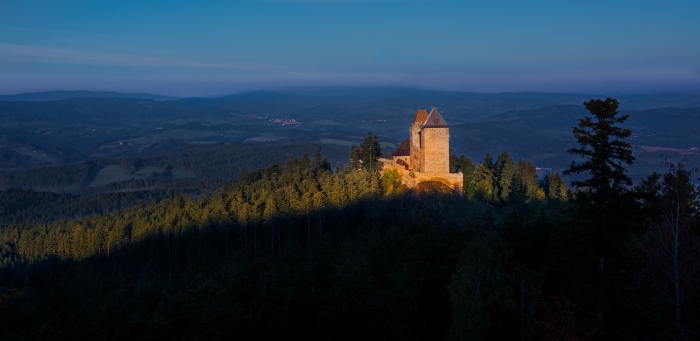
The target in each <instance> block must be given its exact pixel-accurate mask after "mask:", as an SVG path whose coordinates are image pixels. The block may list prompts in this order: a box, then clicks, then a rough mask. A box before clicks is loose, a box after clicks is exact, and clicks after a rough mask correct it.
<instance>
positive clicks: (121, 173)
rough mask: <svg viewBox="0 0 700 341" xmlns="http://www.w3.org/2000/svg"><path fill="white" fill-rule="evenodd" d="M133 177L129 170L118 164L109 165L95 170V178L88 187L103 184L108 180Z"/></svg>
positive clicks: (114, 180) (113, 180)
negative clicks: (97, 170)
mask: <svg viewBox="0 0 700 341" xmlns="http://www.w3.org/2000/svg"><path fill="white" fill-rule="evenodd" d="M131 178H133V176H132V175H131V172H130V171H129V170H128V169H126V168H124V167H122V166H119V165H109V166H106V167H104V168H102V169H100V171H99V172H97V175H96V176H95V180H92V183H90V186H89V187H94V186H100V185H105V184H108V183H110V182H116V181H122V180H129V179H131Z"/></svg>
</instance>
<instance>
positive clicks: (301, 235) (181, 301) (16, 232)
mask: <svg viewBox="0 0 700 341" xmlns="http://www.w3.org/2000/svg"><path fill="white" fill-rule="evenodd" d="M351 164H354V165H357V164H358V163H357V162H356V161H353V160H351ZM359 165H360V166H358V167H357V169H355V168H341V169H340V170H339V171H337V172H332V171H331V170H330V167H329V164H328V162H327V160H323V159H322V158H308V157H306V158H301V159H290V160H289V161H288V162H287V163H286V164H285V165H284V166H281V165H277V164H274V165H271V166H270V167H267V168H264V169H259V170H255V171H250V172H246V173H244V174H242V175H241V176H240V177H239V178H238V179H237V180H236V181H235V182H233V183H231V184H227V185H224V186H222V188H221V189H220V190H215V191H213V192H211V194H207V193H201V194H199V195H195V196H190V195H174V196H173V197H172V198H166V199H163V200H161V201H160V202H158V203H157V202H155V201H151V202H148V203H145V204H140V205H138V206H137V207H132V208H126V209H124V208H122V209H121V210H119V211H116V212H112V213H109V214H101V215H100V214H98V215H91V216H87V217H84V218H81V219H75V220H65V221H55V222H49V223H22V224H17V225H9V226H4V227H2V228H0V257H1V258H0V330H2V331H3V337H6V338H9V339H37V338H61V339H73V340H75V339H86V340H87V339H89V340H93V339H100V338H105V336H109V337H110V338H115V339H174V338H186V339H230V338H245V339H261V340H262V339H302V338H303V339H341V338H348V339H360V338H361V339H401V340H410V339H431V340H434V339H472V340H484V339H488V340H502V339H511V340H512V339H525V340H537V339H542V338H545V339H546V338H547V337H549V338H554V337H555V336H557V335H568V336H569V337H570V339H574V340H575V339H577V338H578V339H584V338H592V339H606V340H619V339H628V338H629V339H638V338H642V339H646V338H649V339H662V338H664V337H665V335H668V333H669V330H673V326H674V322H673V321H674V314H673V311H674V310H673V304H672V303H671V302H672V301H669V300H668V296H666V295H667V293H668V292H669V289H670V287H669V282H668V281H667V279H666V277H665V276H664V274H663V272H662V270H664V269H666V268H664V267H663V266H662V265H660V263H656V261H657V260H658V259H660V258H658V257H662V256H663V255H662V254H661V253H659V252H661V251H660V249H659V248H658V246H657V244H655V243H656V240H657V239H655V238H659V237H664V235H663V234H659V233H658V232H659V231H661V230H659V229H656V228H654V227H653V226H656V225H655V224H657V222H658V221H659V220H658V217H659V214H660V213H659V211H658V209H663V208H664V207H666V206H665V205H666V204H667V203H668V202H667V200H669V197H666V194H664V193H667V192H668V193H671V194H672V192H673V188H674V187H672V186H673V185H672V184H673V183H674V181H673V179H674V176H675V177H676V178H678V179H680V180H681V181H680V182H681V183H684V184H687V183H688V178H687V177H685V178H683V177H682V176H683V175H684V174H686V173H683V172H682V169H680V171H681V172H670V173H668V174H666V175H665V176H664V178H663V179H660V178H659V177H656V178H654V177H650V178H649V181H648V182H646V183H645V184H644V186H640V187H638V188H636V189H635V190H634V192H630V193H634V197H635V198H636V199H635V200H633V201H621V202H620V203H619V205H623V204H624V205H630V206H624V210H621V211H620V213H619V217H616V218H615V219H613V218H612V217H608V219H610V220H611V221H614V222H616V225H614V226H615V231H621V232H620V233H619V234H617V232H616V234H615V235H610V238H611V241H615V243H614V244H609V245H608V246H600V244H598V240H597V234H596V233H595V232H594V231H595V230H592V229H591V228H590V227H591V226H594V224H595V223H596V221H597V220H596V219H599V218H598V217H597V216H594V215H592V214H590V213H589V212H588V211H587V210H588V209H587V208H585V206H582V205H583V204H581V203H580V202H579V201H578V200H570V199H569V198H570V197H569V196H570V194H569V193H568V191H567V190H566V186H565V184H563V182H560V186H551V181H550V183H549V184H547V182H543V183H541V184H537V183H536V182H535V183H524V182H522V181H524V180H526V179H531V175H532V174H531V173H532V171H533V170H534V168H533V167H532V165H528V163H527V162H524V161H521V162H518V163H515V162H514V161H513V160H512V159H509V158H508V157H507V153H502V155H500V156H499V158H498V159H497V160H496V161H495V162H493V161H492V160H491V159H490V158H489V157H487V158H485V160H484V162H482V163H480V164H474V163H473V162H472V161H471V160H470V159H468V158H465V157H463V156H462V157H456V156H453V157H452V159H451V168H452V169H460V170H463V171H465V172H471V173H470V174H472V177H470V178H469V180H468V181H469V183H468V184H469V186H471V187H469V186H468V187H466V188H467V192H466V193H465V194H464V195H454V194H440V192H439V191H437V192H436V191H434V190H433V189H431V188H428V187H426V188H423V189H421V188H419V189H417V190H415V191H407V190H406V188H405V187H403V186H401V184H400V183H398V182H397V179H396V177H394V176H392V174H391V172H387V173H385V174H384V175H383V176H382V177H380V176H379V174H378V173H377V172H374V171H369V170H370V169H377V167H376V165H375V166H371V165H368V164H367V163H366V162H363V163H360V164H359ZM688 174H690V173H688ZM686 175H687V174H686ZM678 176H681V177H680V178H679V177H678ZM507 179H511V181H506V180H507ZM535 179H536V177H535ZM654 179H655V180H654ZM559 181H561V180H560V179H559ZM545 185H546V186H545ZM426 186H431V185H430V184H428V185H426ZM489 186H491V187H489ZM533 186H534V187H533ZM561 186H563V187H561ZM489 188H491V189H489ZM689 188H691V189H692V188H694V187H692V185H690V187H689ZM493 189H496V190H493ZM553 189H556V190H558V191H559V192H558V193H553V192H552V190H553ZM669 191H670V192H669ZM693 191H695V189H693ZM431 193H432V194H431ZM693 193H695V194H693V195H696V197H695V198H697V193H696V192H693ZM694 200H697V199H694ZM484 201H487V202H488V204H487V205H484ZM625 203H626V204H625ZM494 205H495V206H498V207H499V208H494V207H493V206H494ZM618 207H623V206H618ZM684 207H685V206H684ZM693 219H694V218H693ZM617 224H622V225H617ZM650 226H651V227H650ZM609 228H611V229H612V228H613V227H612V225H611V226H610V227H609ZM696 235H697V231H695V230H693V231H692V232H691V234H690V236H691V237H692V238H696V237H693V236H696ZM600 250H612V252H607V251H605V252H606V253H605V255H606V268H605V270H604V271H602V270H600V258H599V251H600ZM682 250H686V249H682ZM684 252H685V251H684ZM683 255H684V257H691V258H692V257H695V256H694V255H693V254H692V253H687V254H686V253H684V254H683ZM691 258H684V259H691ZM693 259H694V258H693ZM686 264H688V269H687V270H686V271H687V273H685V274H684V277H683V278H684V281H689V282H687V283H688V284H692V283H695V282H693V281H695V280H697V279H698V276H697V274H698V273H700V269H699V268H698V264H700V262H688V263H686ZM664 266H665V265H664ZM687 288H689V290H687V291H685V293H684V294H685V296H684V300H685V302H686V307H687V308H684V310H683V311H682V314H683V315H682V316H683V319H684V330H688V332H687V333H688V334H687V335H694V334H690V333H691V332H692V328H697V327H698V325H697V321H698V320H699V319H698V318H697V317H698V316H699V315H698V314H700V312H699V311H698V309H696V307H697V306H698V303H700V293H698V292H696V291H694V289H693V288H695V287H694V286H688V287H687Z"/></svg>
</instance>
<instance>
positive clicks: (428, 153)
mask: <svg viewBox="0 0 700 341" xmlns="http://www.w3.org/2000/svg"><path fill="white" fill-rule="evenodd" d="M391 155H392V156H393V159H384V158H381V159H379V161H380V162H382V163H383V164H384V169H385V170H386V169H395V170H397V171H398V173H399V177H400V179H401V183H403V184H405V185H406V186H408V187H409V188H413V187H415V186H417V185H418V184H419V183H421V182H424V181H439V182H441V183H444V184H445V185H447V186H449V187H450V188H452V189H454V190H457V191H459V193H462V186H463V175H462V173H450V126H449V125H448V124H447V122H446V121H445V119H444V118H443V117H442V115H440V112H438V111H437V109H435V108H433V110H431V111H430V113H428V112H427V111H426V110H418V111H417V112H416V114H415V115H414V117H413V123H411V124H410V125H409V138H408V139H406V140H403V141H401V144H400V145H399V147H398V149H396V151H394V152H393V153H391Z"/></svg>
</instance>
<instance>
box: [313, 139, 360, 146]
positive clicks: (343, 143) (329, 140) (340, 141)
mask: <svg viewBox="0 0 700 341" xmlns="http://www.w3.org/2000/svg"><path fill="white" fill-rule="evenodd" d="M321 143H325V144H339V145H341V146H348V147H350V146H352V145H356V146H359V145H360V144H359V143H358V142H352V141H345V140H334V139H321Z"/></svg>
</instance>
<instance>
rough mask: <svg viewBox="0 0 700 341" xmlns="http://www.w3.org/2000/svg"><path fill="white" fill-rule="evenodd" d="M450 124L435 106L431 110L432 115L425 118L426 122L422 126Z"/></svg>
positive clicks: (443, 126)
mask: <svg viewBox="0 0 700 341" xmlns="http://www.w3.org/2000/svg"><path fill="white" fill-rule="evenodd" d="M449 127H450V126H448V125H447V122H446V121H445V119H444V118H442V115H440V113H439V112H438V111H437V109H435V108H433V110H431V111H430V115H428V119H426V120H425V123H423V126H422V127H421V128H449Z"/></svg>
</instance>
